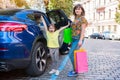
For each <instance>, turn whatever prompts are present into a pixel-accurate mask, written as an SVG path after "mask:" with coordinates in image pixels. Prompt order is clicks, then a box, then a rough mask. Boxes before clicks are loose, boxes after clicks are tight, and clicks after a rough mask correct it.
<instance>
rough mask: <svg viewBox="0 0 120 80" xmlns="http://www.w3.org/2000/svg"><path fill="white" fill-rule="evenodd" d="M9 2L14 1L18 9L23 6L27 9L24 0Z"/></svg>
mask: <svg viewBox="0 0 120 80" xmlns="http://www.w3.org/2000/svg"><path fill="white" fill-rule="evenodd" d="M10 1H14V2H15V4H16V6H18V7H23V6H24V7H25V8H29V6H28V4H27V2H26V0H10Z"/></svg>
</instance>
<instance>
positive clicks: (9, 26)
mask: <svg viewBox="0 0 120 80" xmlns="http://www.w3.org/2000/svg"><path fill="white" fill-rule="evenodd" d="M26 28H27V25H25V24H20V23H14V22H0V31H7V32H10V31H13V32H21V31H23V30H25V29H26Z"/></svg>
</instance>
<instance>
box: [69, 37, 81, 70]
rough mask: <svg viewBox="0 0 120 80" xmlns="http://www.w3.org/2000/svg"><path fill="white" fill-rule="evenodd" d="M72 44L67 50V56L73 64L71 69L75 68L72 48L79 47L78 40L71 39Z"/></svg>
mask: <svg viewBox="0 0 120 80" xmlns="http://www.w3.org/2000/svg"><path fill="white" fill-rule="evenodd" d="M72 40H73V41H72V44H71V49H70V51H69V54H68V55H69V58H70V61H71V63H72V66H73V70H75V68H74V50H77V49H79V48H80V47H79V46H78V42H79V39H72Z"/></svg>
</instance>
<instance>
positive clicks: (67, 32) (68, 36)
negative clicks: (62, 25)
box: [63, 28, 72, 44]
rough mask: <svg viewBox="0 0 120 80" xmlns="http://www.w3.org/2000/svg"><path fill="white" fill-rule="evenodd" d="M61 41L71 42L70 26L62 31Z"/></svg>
mask: <svg viewBox="0 0 120 80" xmlns="http://www.w3.org/2000/svg"><path fill="white" fill-rule="evenodd" d="M63 33H64V34H63V42H64V43H68V44H69V43H71V42H72V30H71V28H66V29H64V31H63Z"/></svg>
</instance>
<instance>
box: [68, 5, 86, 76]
mask: <svg viewBox="0 0 120 80" xmlns="http://www.w3.org/2000/svg"><path fill="white" fill-rule="evenodd" d="M73 14H74V16H75V19H74V22H73V24H72V39H73V41H72V45H71V49H70V51H69V58H70V61H71V63H72V66H73V70H72V71H69V72H68V76H77V73H76V72H75V68H74V50H76V49H79V48H80V47H81V46H82V44H83V40H84V32H85V28H86V27H87V24H88V23H87V20H86V19H85V17H84V16H85V11H84V9H83V7H82V6H81V5H80V4H77V5H76V6H75V7H74V8H73Z"/></svg>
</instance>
